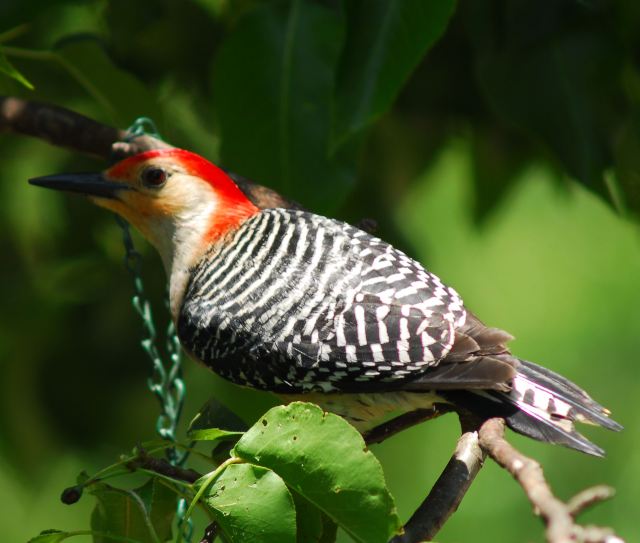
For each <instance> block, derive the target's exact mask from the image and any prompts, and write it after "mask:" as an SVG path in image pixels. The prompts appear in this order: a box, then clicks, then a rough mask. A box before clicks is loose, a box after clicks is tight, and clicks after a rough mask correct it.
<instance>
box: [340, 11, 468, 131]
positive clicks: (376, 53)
mask: <svg viewBox="0 0 640 543" xmlns="http://www.w3.org/2000/svg"><path fill="white" fill-rule="evenodd" d="M455 4H456V3H455V0H394V1H393V2H389V1H388V0H356V1H353V0H352V1H350V2H347V3H346V4H345V5H346V10H347V36H346V44H345V46H344V52H343V55H342V59H341V61H340V69H339V72H338V79H337V86H336V106H335V112H336V113H335V117H334V130H333V140H334V144H339V143H341V142H344V140H346V139H347V138H349V137H351V136H353V135H354V134H356V133H357V132H359V131H361V130H362V129H363V128H365V127H366V126H367V125H369V124H370V123H372V122H373V121H374V120H375V119H377V118H378V117H379V116H380V115H382V114H383V113H384V112H385V111H387V110H388V109H389V107H390V106H391V104H392V103H393V101H394V100H395V98H396V96H397V95H398V93H399V92H400V89H401V88H402V86H403V85H404V84H405V82H406V80H407V78H408V77H409V75H410V74H411V72H412V71H413V70H414V68H415V67H416V66H417V65H418V63H419V62H420V61H421V60H422V57H423V56H424V54H425V53H426V52H427V51H428V50H429V48H430V47H431V46H432V45H433V44H434V43H435V42H436V41H437V40H438V38H440V36H441V35H442V34H443V32H444V30H445V28H446V27H447V24H448V22H449V19H450V17H451V15H452V14H453V12H454V9H455Z"/></svg>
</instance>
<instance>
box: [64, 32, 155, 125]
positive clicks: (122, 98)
mask: <svg viewBox="0 0 640 543" xmlns="http://www.w3.org/2000/svg"><path fill="white" fill-rule="evenodd" d="M55 54H57V56H58V57H59V59H60V62H61V64H62V66H63V67H64V68H65V69H66V70H67V71H68V72H69V73H70V75H71V76H72V77H73V78H74V79H76V81H77V82H78V83H79V84H80V85H81V86H83V87H84V88H85V90H86V91H87V92H88V93H89V94H90V95H91V96H92V97H93V99H94V100H95V101H96V102H98V103H99V104H100V105H101V106H102V107H103V109H104V110H105V111H106V112H107V113H108V114H109V116H110V117H111V118H112V120H113V121H114V122H116V123H117V124H119V125H122V126H125V125H128V124H130V123H132V122H133V121H134V120H135V119H136V118H137V117H141V116H145V117H150V118H152V119H153V120H154V121H155V122H156V124H160V122H161V118H160V109H159V107H158V104H157V100H156V97H155V95H154V94H152V93H151V92H150V91H149V90H148V89H147V88H146V87H145V86H144V85H143V84H142V83H141V82H140V81H139V80H138V79H136V78H135V77H134V76H133V75H131V74H130V73H128V72H126V71H124V70H123V69H121V68H119V67H117V66H116V65H115V64H114V63H113V62H112V61H111V59H110V58H109V56H108V55H107V53H106V51H105V49H104V47H103V46H102V44H101V43H100V42H99V41H98V39H96V38H94V37H86V36H78V37H71V38H67V39H66V40H65V41H63V42H61V43H60V44H58V46H57V47H56V49H55Z"/></svg>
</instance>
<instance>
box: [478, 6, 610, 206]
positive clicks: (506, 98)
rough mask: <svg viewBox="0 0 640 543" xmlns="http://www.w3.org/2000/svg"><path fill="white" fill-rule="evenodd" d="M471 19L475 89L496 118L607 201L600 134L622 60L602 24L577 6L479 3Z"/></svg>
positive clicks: (604, 143)
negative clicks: (526, 135) (547, 152)
mask: <svg viewBox="0 0 640 543" xmlns="http://www.w3.org/2000/svg"><path fill="white" fill-rule="evenodd" d="M468 15H469V16H468V17H467V20H468V23H469V25H470V28H471V37H472V39H473V43H474V48H475V51H476V56H477V65H476V67H477V73H478V77H479V81H480V85H481V87H482V90H483V91H484V93H485V95H486V97H487V99H488V101H489V102H490V104H491V106H492V107H493V108H494V110H495V111H496V112H497V113H498V114H500V115H501V116H503V117H504V118H505V119H506V120H508V121H509V122H510V123H513V124H515V125H516V126H517V127H519V128H520V129H522V130H524V131H525V132H527V133H529V134H531V135H533V136H534V137H535V138H537V139H539V140H541V141H542V142H544V144H545V145H547V146H548V147H549V148H550V149H551V150H552V151H553V153H554V154H555V155H556V156H557V157H558V159H559V160H560V162H561V163H562V164H563V166H564V168H565V169H566V170H567V172H568V173H569V174H570V175H571V176H573V177H575V178H576V179H578V180H579V181H581V182H582V183H584V184H585V185H586V186H587V187H589V188H590V189H591V190H593V191H595V192H597V193H599V194H600V195H602V196H605V198H607V197H608V191H607V189H606V186H605V183H604V177H603V170H604V169H605V168H606V167H607V165H608V164H609V163H610V159H611V157H610V149H609V146H608V144H607V141H606V138H605V134H606V133H607V122H608V121H607V117H608V115H609V113H610V112H609V108H610V107H611V99H612V98H613V95H612V89H613V87H612V85H611V81H612V77H613V74H614V73H615V71H616V70H617V67H618V66H619V62H620V59H621V58H622V52H621V51H620V49H619V47H618V44H616V43H615V42H613V41H612V40H611V39H610V37H609V36H608V34H607V32H606V27H604V26H603V25H602V24H601V20H600V19H599V18H597V17H593V14H592V11H591V10H589V9H587V8H586V7H585V6H583V5H582V4H581V3H579V2H575V3H572V4H571V5H567V4H566V3H547V4H544V5H540V4H539V3H538V2H531V1H529V0H516V1H514V2H510V3H505V4H499V5H498V4H497V3H496V2H494V1H493V0H484V1H479V2H476V3H474V4H473V7H472V8H471V9H470V10H469V14H468Z"/></svg>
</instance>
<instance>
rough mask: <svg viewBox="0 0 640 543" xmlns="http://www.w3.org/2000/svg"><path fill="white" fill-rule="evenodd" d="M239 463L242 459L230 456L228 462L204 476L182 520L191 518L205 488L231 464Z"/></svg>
mask: <svg viewBox="0 0 640 543" xmlns="http://www.w3.org/2000/svg"><path fill="white" fill-rule="evenodd" d="M241 462H244V460H243V459H242V458H238V457H236V456H232V457H231V458H229V459H228V460H225V461H224V462H223V463H222V464H220V465H219V466H218V467H217V468H216V469H214V470H213V471H212V472H211V473H209V474H207V475H205V479H204V481H203V482H202V485H200V488H198V491H197V492H196V495H195V496H194V497H193V500H191V503H190V504H189V508H188V509H187V512H186V513H185V515H184V519H185V520H187V519H188V518H189V517H190V516H191V512H192V511H193V509H194V507H195V506H196V505H197V504H198V502H199V501H200V498H201V497H202V495H203V494H204V493H205V491H206V490H207V488H208V487H209V486H211V484H213V482H214V481H215V480H216V479H217V478H218V477H220V475H221V474H222V472H223V471H224V470H225V469H227V468H228V467H229V466H230V465H231V464H239V463H241Z"/></svg>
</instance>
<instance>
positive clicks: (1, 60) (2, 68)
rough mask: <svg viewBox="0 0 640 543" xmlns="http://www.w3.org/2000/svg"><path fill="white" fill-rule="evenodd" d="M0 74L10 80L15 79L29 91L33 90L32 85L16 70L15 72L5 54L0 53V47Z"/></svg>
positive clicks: (0, 49)
mask: <svg viewBox="0 0 640 543" xmlns="http://www.w3.org/2000/svg"><path fill="white" fill-rule="evenodd" d="M0 72H2V73H3V74H5V75H8V76H9V77H11V78H12V79H15V80H16V81H18V82H19V83H21V84H22V85H24V86H25V87H27V88H28V89H29V90H33V88H34V87H33V85H32V84H31V83H30V82H29V81H28V80H27V78H26V77H25V76H24V75H22V74H21V73H20V72H19V71H18V70H16V69H15V68H14V66H13V64H11V63H10V62H9V60H8V59H7V57H6V56H5V54H4V53H3V52H2V47H0Z"/></svg>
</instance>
